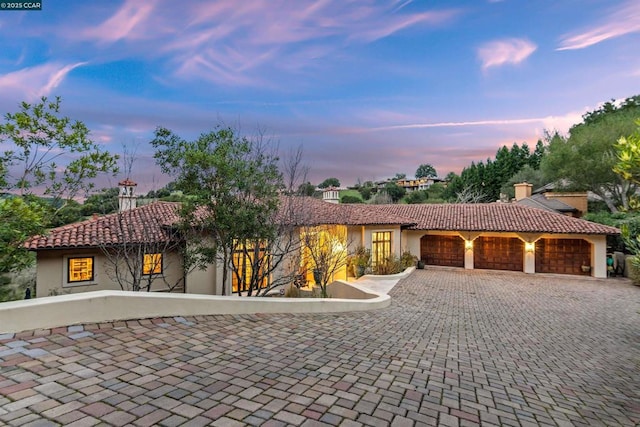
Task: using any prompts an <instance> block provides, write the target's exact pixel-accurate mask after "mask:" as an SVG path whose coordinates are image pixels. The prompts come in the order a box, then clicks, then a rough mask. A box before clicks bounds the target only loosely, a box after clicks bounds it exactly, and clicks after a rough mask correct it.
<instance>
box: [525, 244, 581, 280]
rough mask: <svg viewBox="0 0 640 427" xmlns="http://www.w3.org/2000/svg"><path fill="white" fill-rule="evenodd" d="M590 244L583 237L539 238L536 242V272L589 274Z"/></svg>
mask: <svg viewBox="0 0 640 427" xmlns="http://www.w3.org/2000/svg"><path fill="white" fill-rule="evenodd" d="M585 263H586V264H587V265H591V244H590V243H589V242H587V241H586V240H583V239H540V240H538V241H537V242H536V273H558V274H590V273H588V272H587V273H583V272H582V265H583V264H585Z"/></svg>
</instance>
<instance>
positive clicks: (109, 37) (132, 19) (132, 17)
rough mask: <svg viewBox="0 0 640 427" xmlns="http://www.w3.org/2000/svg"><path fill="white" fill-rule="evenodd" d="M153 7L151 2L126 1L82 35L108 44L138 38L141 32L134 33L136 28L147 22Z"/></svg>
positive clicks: (153, 3) (154, 3)
mask: <svg viewBox="0 0 640 427" xmlns="http://www.w3.org/2000/svg"><path fill="white" fill-rule="evenodd" d="M155 6H156V2H155V1H153V0H148V1H137V0H127V1H126V2H125V4H124V5H123V6H122V7H121V8H120V9H118V11H117V12H116V13H115V14H114V15H113V16H111V17H110V18H109V19H107V20H106V21H104V22H103V23H102V24H100V25H99V26H97V27H95V28H88V29H86V30H85V31H84V35H85V36H86V37H88V38H95V39H98V40H100V41H103V42H109V43H112V42H115V41H118V40H121V39H124V38H135V37H138V36H140V34H141V33H142V32H138V33H136V31H135V30H136V28H138V27H140V26H141V25H142V24H143V23H144V21H145V20H147V18H148V17H149V15H150V14H151V13H152V12H153V10H154V8H155Z"/></svg>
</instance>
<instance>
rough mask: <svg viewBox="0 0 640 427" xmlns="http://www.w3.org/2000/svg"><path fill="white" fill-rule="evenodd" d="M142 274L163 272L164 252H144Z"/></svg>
mask: <svg viewBox="0 0 640 427" xmlns="http://www.w3.org/2000/svg"><path fill="white" fill-rule="evenodd" d="M142 274H162V254H144V262H143V264H142Z"/></svg>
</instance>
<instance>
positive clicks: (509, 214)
mask: <svg viewBox="0 0 640 427" xmlns="http://www.w3.org/2000/svg"><path fill="white" fill-rule="evenodd" d="M179 206H180V205H179V203H171V202H155V203H152V204H149V205H146V206H142V207H139V208H136V209H133V210H131V211H127V212H124V213H123V214H121V215H122V216H120V215H119V214H110V215H105V216H102V217H98V218H96V219H90V220H87V221H82V222H78V223H75V224H69V225H65V226H63V227H58V228H54V229H52V230H50V232H49V233H48V234H47V235H44V236H34V237H32V238H31V239H29V240H28V241H27V243H26V244H25V246H26V247H27V248H29V249H31V250H39V249H64V248H81V247H97V246H102V245H106V246H108V245H116V244H118V243H123V242H132V243H135V242H148V241H154V242H162V241H166V240H167V239H168V238H169V235H168V232H167V231H168V228H169V227H170V226H171V225H172V224H174V223H175V222H177V221H178V215H177V210H178V208H179ZM278 217H279V220H281V221H284V222H285V223H288V224H291V225H298V226H303V225H309V226H313V225H320V224H329V225H332V224H344V225H352V226H356V225H399V226H404V227H408V228H409V229H413V230H442V231H495V232H522V233H555V234H558V233H565V234H619V233H620V230H618V229H617V228H614V227H609V226H606V225H601V224H596V223H593V222H589V221H585V220H582V219H579V218H572V217H568V216H565V215H561V214H558V213H554V212H549V211H545V210H542V209H536V208H531V207H527V206H522V205H517V204H513V203H489V204H420V205H361V204H333V203H328V202H325V201H322V200H319V199H315V198H312V197H296V198H284V199H283V201H282V204H281V209H280V213H279V216H278ZM122 224H130V226H123V225H122Z"/></svg>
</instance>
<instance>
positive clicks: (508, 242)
mask: <svg viewBox="0 0 640 427" xmlns="http://www.w3.org/2000/svg"><path fill="white" fill-rule="evenodd" d="M473 267H474V268H479V269H488V270H509V271H523V268H524V242H523V241H522V240H520V239H518V238H517V237H478V238H477V239H475V240H474V241H473Z"/></svg>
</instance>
